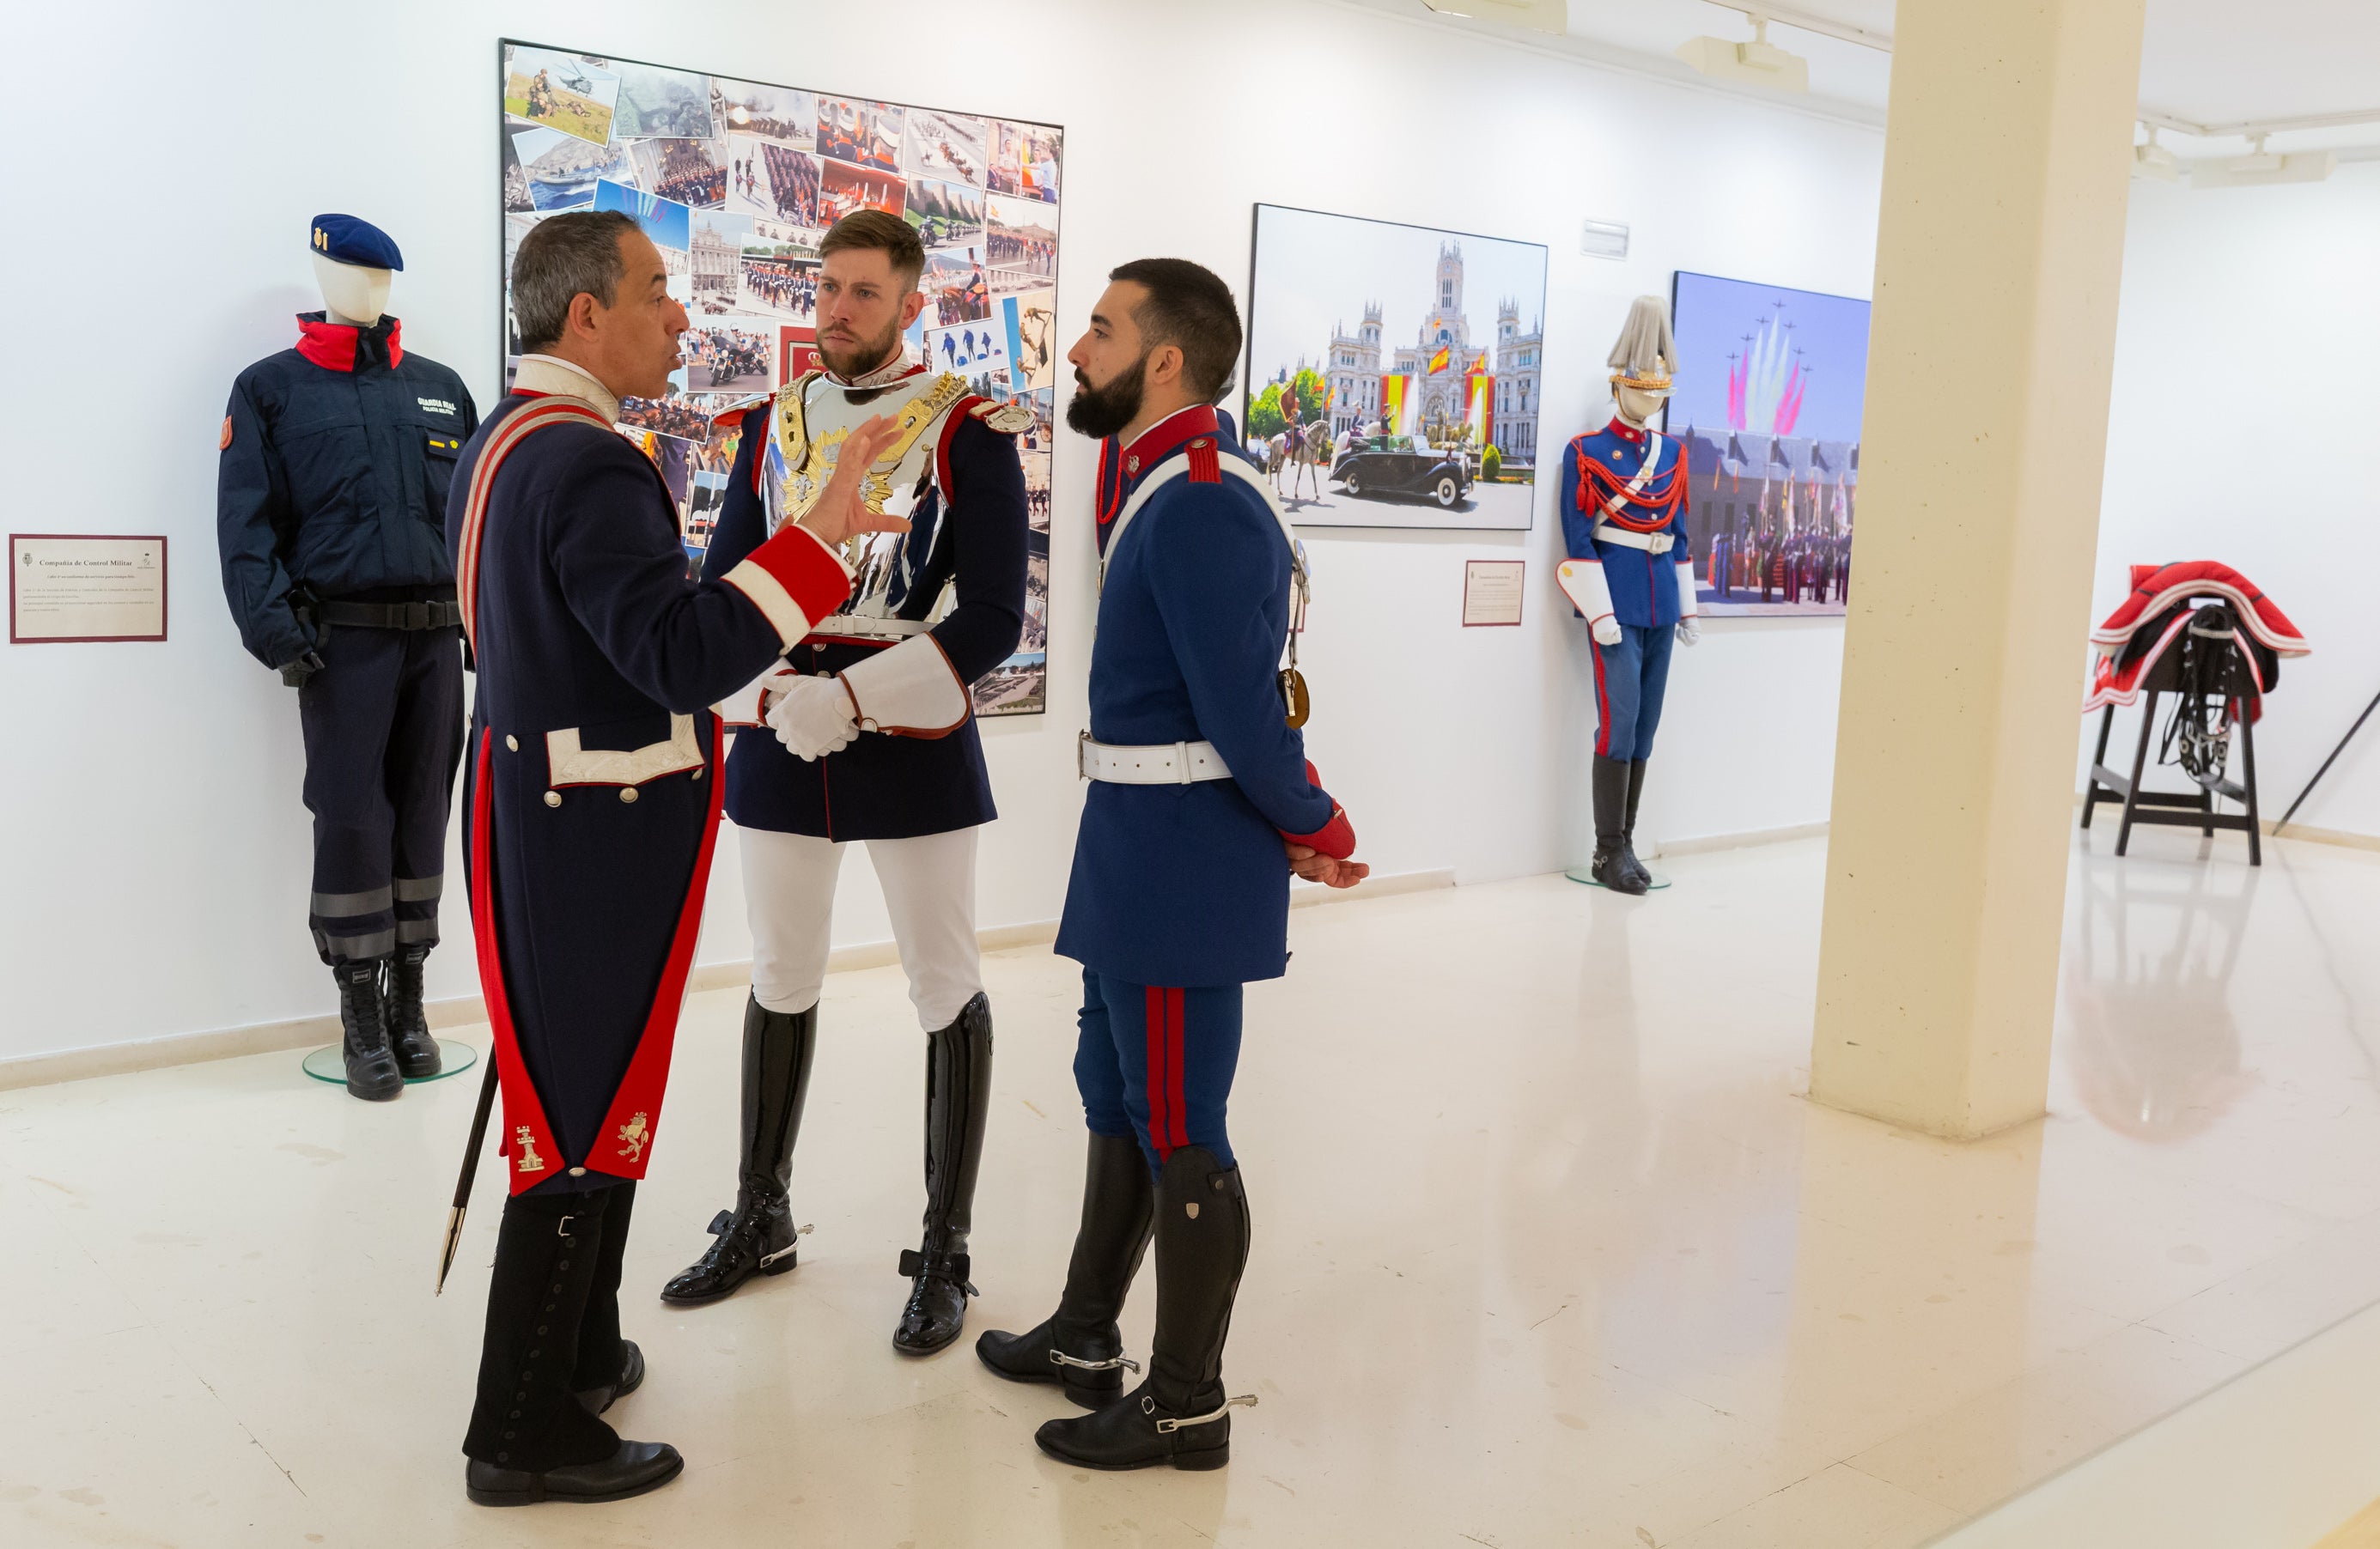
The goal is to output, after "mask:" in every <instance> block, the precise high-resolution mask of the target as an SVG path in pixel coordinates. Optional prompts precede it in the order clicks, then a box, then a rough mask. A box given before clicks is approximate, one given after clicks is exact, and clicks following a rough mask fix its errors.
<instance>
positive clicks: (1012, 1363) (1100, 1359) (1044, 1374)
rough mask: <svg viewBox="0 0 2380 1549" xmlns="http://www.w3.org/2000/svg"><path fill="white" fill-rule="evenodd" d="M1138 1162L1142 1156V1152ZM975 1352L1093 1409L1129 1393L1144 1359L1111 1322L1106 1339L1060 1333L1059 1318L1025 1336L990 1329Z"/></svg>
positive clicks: (1001, 1370)
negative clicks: (1132, 1354)
mask: <svg viewBox="0 0 2380 1549" xmlns="http://www.w3.org/2000/svg"><path fill="white" fill-rule="evenodd" d="M1133 1160H1134V1161H1135V1163H1137V1162H1138V1161H1139V1160H1140V1158H1139V1156H1138V1155H1137V1154H1135V1156H1134V1157H1133ZM1144 1176H1145V1175H1144ZM1111 1346H1112V1347H1113V1348H1112V1349H1111V1348H1110V1347H1111ZM975 1355H976V1359H977V1361H982V1362H983V1363H984V1365H985V1366H987V1367H989V1368H990V1371H991V1373H992V1374H993V1375H995V1376H1002V1377H1006V1378H1007V1379H1008V1380H1009V1381H1010V1382H1053V1383H1056V1384H1057V1385H1058V1386H1060V1387H1062V1388H1063V1389H1065V1392H1066V1397H1067V1398H1072V1399H1073V1400H1074V1401H1075V1403H1077V1404H1080V1405H1082V1406H1083V1408H1085V1409H1087V1410H1097V1409H1104V1408H1105V1407H1106V1406H1108V1405H1110V1404H1112V1403H1114V1402H1115V1401H1116V1400H1117V1399H1118V1398H1122V1397H1123V1374H1125V1373H1126V1372H1137V1371H1139V1370H1140V1362H1139V1361H1132V1360H1128V1359H1127V1358H1126V1357H1125V1355H1124V1353H1123V1339H1121V1338H1119V1337H1116V1335H1115V1325H1113V1324H1110V1325H1108V1326H1107V1329H1106V1337H1104V1338H1102V1337H1097V1336H1095V1335H1082V1334H1076V1335H1071V1336H1070V1335H1066V1334H1062V1333H1060V1332H1059V1329H1058V1320H1057V1319H1056V1318H1049V1319H1045V1320H1044V1321H1043V1322H1042V1324H1041V1325H1040V1326H1038V1327H1037V1328H1032V1329H1028V1330H1026V1332H1025V1333H1023V1334H1010V1333H1007V1332H1006V1331H1004V1330H1002V1329H997V1328H993V1329H987V1330H985V1332H984V1334H983V1337H981V1338H978V1339H977V1340H976V1342H975Z"/></svg>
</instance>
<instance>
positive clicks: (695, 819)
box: [448, 394, 850, 1192]
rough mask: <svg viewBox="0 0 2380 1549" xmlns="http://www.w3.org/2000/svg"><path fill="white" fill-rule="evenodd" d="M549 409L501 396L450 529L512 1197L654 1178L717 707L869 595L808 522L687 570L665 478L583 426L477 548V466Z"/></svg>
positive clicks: (531, 474)
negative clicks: (526, 420) (461, 573)
mask: <svg viewBox="0 0 2380 1549" xmlns="http://www.w3.org/2000/svg"><path fill="white" fill-rule="evenodd" d="M536 401H537V400H536V399H535V398H534V397H533V396H529V395H522V394H515V395H513V396H510V397H507V398H505V399H504V401H503V402H502V403H500V404H499V405H496V410H495V413H494V414H493V415H492V417H491V418H490V419H489V421H488V424H487V426H486V427H485V428H484V429H483V430H480V433H479V434H478V435H476V436H475V437H473V438H472V440H471V442H470V443H469V444H468V446H467V447H466V448H465V449H464V453H463V456H462V459H461V463H460V466H459V470H458V478H457V482H456V485H455V501H454V502H453V511H452V513H451V515H450V520H449V524H448V525H449V527H450V529H451V530H450V534H449V541H450V544H451V545H452V546H453V548H452V551H453V552H454V553H455V557H456V563H458V565H462V564H465V563H467V561H466V560H465V554H466V552H467V551H468V552H470V553H472V554H475V556H476V566H475V567H474V568H471V569H469V570H468V576H467V582H466V585H465V586H464V587H463V596H464V602H465V606H466V607H467V608H468V609H469V610H470V611H471V612H472V616H473V617H474V618H475V619H476V620H477V634H476V636H475V641H474V643H475V646H476V647H477V650H476V655H477V660H478V668H479V692H478V694H477V696H476V697H475V701H474V705H473V715H472V745H471V750H470V755H469V758H468V769H469V775H468V787H467V792H466V799H465V811H466V813H467V814H468V824H467V828H468V835H467V841H468V848H469V853H470V857H471V866H472V874H473V887H472V900H471V909H472V920H473V926H474V928H475V932H476V934H477V936H478V938H479V945H480V978H481V983H482V986H483V987H484V988H486V989H487V990H488V993H489V1003H490V1013H491V1020H492V1022H493V1023H495V1024H496V1033H497V1044H498V1054H499V1074H500V1075H501V1076H502V1077H503V1078H504V1121H505V1130H504V1138H505V1144H506V1147H507V1152H506V1166H507V1169H508V1171H509V1172H510V1173H511V1174H512V1182H513V1188H514V1192H520V1191H521V1190H522V1189H525V1188H531V1187H549V1188H553V1189H556V1190H569V1189H575V1188H589V1187H594V1186H596V1185H598V1184H601V1183H605V1182H609V1181H612V1180H614V1179H617V1178H637V1177H641V1176H643V1172H644V1165H645V1157H646V1154H647V1149H646V1148H647V1146H648V1145H649V1144H650V1140H651V1137H652V1134H653V1131H654V1129H655V1128H656V1127H657V1126H658V1124H659V1122H660V1118H661V1112H660V1110H661V1085H662V1082H664V1081H665V1080H666V1076H667V1067H668V1040H669V1039H670V1038H671V1037H672V1036H673V1035H674V1030H675V1024H676V1016H677V1004H678V1000H679V998H680V997H681V995H682V993H683V990H684V986H685V974H686V968H687V965H688V960H690V958H691V955H692V950H693V938H694V934H695V929H696V927H697V926H698V925H699V921H700V914H701V906H702V898H701V888H700V886H699V883H700V881H701V878H702V876H703V873H704V869H705V867H707V865H708V862H709V854H710V843H711V840H712V837H713V835H714V833H715V826H716V814H717V811H718V805H717V798H716V795H715V792H716V789H717V786H718V758H717V752H718V749H717V736H716V727H717V721H716V720H715V718H713V717H712V716H711V715H710V713H709V710H710V706H711V705H712V704H713V703H714V702H715V701H717V700H718V699H720V698H721V697H722V696H725V695H728V694H731V693H733V692H735V690H736V689H737V688H739V687H741V686H742V685H743V684H747V683H748V682H750V681H751V680H752V678H753V677H754V676H755V675H756V674H757V673H759V672H760V671H761V669H762V668H764V667H766V666H767V665H768V663H769V662H770V660H771V659H773V658H774V657H776V656H777V655H778V654H779V653H780V652H782V651H783V650H784V649H785V648H786V647H787V646H788V645H789V644H790V643H791V642H793V641H795V640H798V639H800V638H801V636H802V635H804V634H805V633H807V630H808V628H809V620H810V619H812V618H815V617H817V616H818V615H820V614H822V613H825V612H829V611H832V610H833V609H834V608H836V607H839V606H840V605H841V604H842V602H843V599H844V597H845V596H846V595H848V590H849V583H850V578H849V576H848V575H847V574H846V573H845V572H844V569H843V567H842V565H841V563H839V562H838V561H836V560H835V559H834V557H833V556H832V554H830V553H829V552H828V551H827V550H826V549H825V547H824V546H823V545H822V544H820V543H819V542H818V541H817V540H816V539H813V538H811V537H810V536H809V535H808V534H807V533H806V532H802V531H799V530H789V531H787V532H785V533H783V534H781V535H780V536H779V538H778V539H776V540H775V541H772V542H771V543H770V544H768V545H765V546H764V547H763V548H762V549H761V550H759V551H756V552H755V553H754V554H753V555H752V556H751V557H750V558H749V559H748V560H747V562H746V563H745V564H744V565H742V566H741V567H739V568H738V569H737V570H736V571H735V572H734V573H732V574H730V575H725V576H723V577H721V578H716V579H710V580H704V581H701V582H695V581H690V580H688V579H687V578H686V555H685V551H684V550H683V549H682V548H681V547H680V544H679V538H678V531H677V512H676V507H675V505H674V503H673V502H672V501H671V499H670V494H669V490H668V488H667V487H666V486H665V485H663V484H662V480H661V477H660V474H659V473H658V471H657V470H656V469H655V468H654V466H653V465H652V463H651V462H650V460H649V459H647V458H646V457H645V455H644V454H642V453H640V452H639V451H637V449H636V448H635V447H634V446H632V445H630V444H629V443H628V442H626V441H625V440H624V439H623V438H622V437H620V436H619V435H617V434H615V433H614V432H613V431H612V430H607V429H604V428H602V427H601V425H600V424H588V423H584V422H572V423H565V424H560V425H556V426H553V427H551V428H548V429H543V430H536V431H534V432H533V433H530V434H528V436H527V437H526V438H525V439H523V440H522V441H521V442H520V443H519V445H518V447H517V448H516V450H514V451H513V452H512V453H511V454H510V455H509V456H508V457H507V458H506V459H505V460H504V463H503V464H502V465H501V466H500V467H499V468H498V469H497V471H496V473H495V474H494V476H493V478H492V480H491V481H490V483H489V487H488V491H487V499H486V507H485V515H484V518H483V520H482V522H481V524H480V534H479V538H478V542H477V545H476V549H475V550H472V549H469V548H468V539H469V537H470V535H469V534H467V533H466V532H465V531H464V530H463V528H464V524H465V518H466V508H467V499H466V496H467V493H468V490H469V489H470V487H471V480H472V478H473V475H474V472H475V469H476V466H477V463H478V459H479V456H480V451H481V449H482V448H483V447H484V446H485V445H486V444H487V443H488V442H489V441H490V440H491V438H492V437H495V436H498V435H501V433H502V432H503V429H504V423H505V421H506V420H507V419H509V418H511V417H512V416H514V415H516V414H518V413H520V412H521V411H522V409H523V408H524V407H525V406H527V405H529V404H531V403H533V402H536ZM500 1002H501V1003H500ZM656 1038H658V1039H659V1040H660V1041H659V1043H658V1044H656V1043H655V1042H654V1040H655V1039H656ZM515 1050H516V1051H517V1052H516V1053H515V1052H513V1051H515ZM656 1056H658V1070H657V1071H656V1070H655V1068H654V1067H655V1062H656ZM524 1074H525V1076H526V1081H525V1082H524V1081H523V1080H522V1077H523V1076H524ZM572 1168H585V1169H586V1171H585V1172H584V1173H580V1174H577V1175H574V1174H573V1173H572V1172H571V1169H572ZM590 1175H592V1176H590ZM604 1175H609V1176H604Z"/></svg>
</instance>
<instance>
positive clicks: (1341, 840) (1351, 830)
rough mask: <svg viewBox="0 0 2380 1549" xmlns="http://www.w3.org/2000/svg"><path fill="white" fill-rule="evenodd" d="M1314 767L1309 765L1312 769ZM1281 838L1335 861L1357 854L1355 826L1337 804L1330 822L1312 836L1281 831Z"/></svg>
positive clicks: (1285, 830)
mask: <svg viewBox="0 0 2380 1549" xmlns="http://www.w3.org/2000/svg"><path fill="white" fill-rule="evenodd" d="M1312 767H1313V766H1311V765H1308V766H1307V768H1312ZM1281 838H1283V839H1285V840H1287V841H1290V842H1291V843H1292V844H1303V845H1305V847H1306V848H1307V849H1309V850H1315V851H1319V852H1320V853H1323V854H1325V855H1328V856H1330V858H1331V859H1332V860H1334V861H1343V860H1345V859H1346V858H1347V857H1348V856H1350V855H1353V854H1354V853H1355V826H1354V824H1353V823H1350V822H1348V821H1347V809H1346V808H1345V807H1343V806H1341V805H1339V804H1338V803H1337V802H1332V803H1331V804H1330V821H1329V822H1328V823H1325V824H1323V825H1322V827H1321V828H1319V829H1316V830H1315V831H1314V832H1312V833H1310V834H1293V833H1291V832H1290V831H1289V830H1288V829H1282V830H1281Z"/></svg>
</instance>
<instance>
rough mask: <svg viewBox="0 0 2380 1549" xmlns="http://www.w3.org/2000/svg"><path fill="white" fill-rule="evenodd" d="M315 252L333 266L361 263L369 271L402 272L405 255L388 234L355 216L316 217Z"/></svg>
mask: <svg viewBox="0 0 2380 1549" xmlns="http://www.w3.org/2000/svg"><path fill="white" fill-rule="evenodd" d="M310 241H311V244H312V247H313V248H314V250H315V251H316V252H318V253H320V254H322V256H323V257H324V258H326V259H329V260H331V261H332V262H333V263H353V264H359V265H361V266H362V267H364V268H366V269H403V268H404V267H405V255H403V254H402V253H399V252H398V251H397V250H396V243H395V240H393V239H392V238H391V237H390V236H389V235H388V233H386V232H384V231H383V230H381V229H380V227H378V226H376V225H374V224H371V223H370V221H358V220H357V219H356V218H355V217H354V216H353V215H317V216H315V217H314V235H313V236H312V238H311V239H310Z"/></svg>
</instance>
